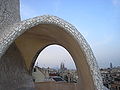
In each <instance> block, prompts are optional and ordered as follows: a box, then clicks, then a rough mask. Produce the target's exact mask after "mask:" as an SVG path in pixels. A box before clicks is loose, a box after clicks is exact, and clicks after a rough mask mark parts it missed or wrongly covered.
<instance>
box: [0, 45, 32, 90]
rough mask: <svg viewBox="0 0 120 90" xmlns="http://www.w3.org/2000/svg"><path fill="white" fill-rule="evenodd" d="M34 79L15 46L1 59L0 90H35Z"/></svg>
mask: <svg viewBox="0 0 120 90" xmlns="http://www.w3.org/2000/svg"><path fill="white" fill-rule="evenodd" d="M33 87H34V84H33V81H32V77H31V76H30V75H29V73H28V72H27V69H26V66H25V63H24V60H23V58H22V56H21V54H20V52H19V50H18V49H17V47H16V45H15V44H12V45H11V46H10V48H9V49H8V50H7V51H6V53H5V54H4V55H3V56H2V58H1V59H0V90H34V88H33Z"/></svg>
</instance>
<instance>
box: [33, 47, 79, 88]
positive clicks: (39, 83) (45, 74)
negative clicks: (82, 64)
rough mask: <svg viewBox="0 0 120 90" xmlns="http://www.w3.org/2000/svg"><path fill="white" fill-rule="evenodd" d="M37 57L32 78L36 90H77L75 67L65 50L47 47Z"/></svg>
mask: <svg viewBox="0 0 120 90" xmlns="http://www.w3.org/2000/svg"><path fill="white" fill-rule="evenodd" d="M37 56H38V57H36V58H37V59H36V60H35V64H34V66H33V68H32V77H33V81H34V83H35V86H36V88H37V89H38V90H46V89H48V87H49V90H61V89H62V90H79V89H78V88H77V80H78V75H77V70H76V66H75V63H74V61H73V59H72V57H71V55H70V54H69V52H68V51H67V50H66V49H65V48H63V47H62V46H59V45H49V46H47V47H46V48H45V49H43V50H42V51H41V52H40V53H39V55H37Z"/></svg>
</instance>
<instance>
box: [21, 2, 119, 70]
mask: <svg viewBox="0 0 120 90" xmlns="http://www.w3.org/2000/svg"><path fill="white" fill-rule="evenodd" d="M68 2H69V3H68ZM43 14H50V15H54V16H58V17H61V18H63V19H64V20H66V21H68V22H70V23H71V24H73V25H74V26H75V27H76V28H77V29H78V30H79V32H80V33H81V34H82V35H83V36H84V37H85V39H86V40H87V42H88V43H89V45H90V46H91V48H92V50H93V52H94V55H95V57H96V60H97V62H98V64H99V66H100V67H109V63H110V62H111V63H113V66H120V55H119V54H120V25H119V23H120V0H84V1H83V0H36V2H34V0H30V1H29V2H28V1H27V0H21V16H22V17H21V19H22V20H24V19H28V18H32V17H35V16H41V15H43ZM39 59H40V61H39V64H40V65H41V66H51V67H52V66H55V67H56V66H58V65H59V64H60V63H61V62H64V63H65V65H66V66H67V67H68V68H75V66H74V65H73V61H72V59H71V56H70V55H69V53H68V52H67V51H66V50H65V49H63V48H62V47H60V46H49V47H47V48H46V49H45V50H44V51H43V52H41V54H40V56H39Z"/></svg>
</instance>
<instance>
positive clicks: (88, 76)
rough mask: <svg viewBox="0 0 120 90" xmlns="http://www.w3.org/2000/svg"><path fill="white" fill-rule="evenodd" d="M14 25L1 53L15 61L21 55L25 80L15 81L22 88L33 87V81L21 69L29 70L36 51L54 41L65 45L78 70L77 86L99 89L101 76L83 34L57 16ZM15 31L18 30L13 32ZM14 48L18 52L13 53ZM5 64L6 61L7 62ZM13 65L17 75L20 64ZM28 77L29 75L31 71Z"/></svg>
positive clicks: (93, 89)
mask: <svg viewBox="0 0 120 90" xmlns="http://www.w3.org/2000/svg"><path fill="white" fill-rule="evenodd" d="M19 24H20V25H19ZM17 25H18V26H17V27H13V28H12V29H10V32H11V33H12V34H11V35H10V36H9V35H8V36H6V39H5V41H6V40H8V42H9V43H6V42H7V41H6V42H3V44H4V45H3V44H1V45H2V46H3V47H2V49H1V50H2V52H5V51H6V53H8V56H7V57H6V59H7V58H8V57H10V55H13V56H14V57H15V58H11V59H13V62H14V60H15V61H16V60H19V61H20V59H18V58H19V57H17V55H16V54H18V55H20V57H21V60H23V61H22V63H21V64H24V65H23V66H22V69H23V71H22V73H23V76H20V78H22V80H23V81H24V83H22V82H19V80H18V83H22V84H19V85H21V87H25V88H26V86H31V87H33V82H32V81H31V79H28V77H26V75H28V73H25V72H24V70H25V71H26V72H28V71H29V72H30V71H31V66H32V64H33V60H34V59H33V58H34V57H35V55H36V53H38V52H40V51H42V50H43V49H44V48H45V47H47V46H49V45H53V44H57V45H60V46H62V47H64V48H65V49H66V50H67V51H68V52H69V53H70V55H71V56H72V57H73V60H74V62H75V63H76V68H77V71H78V77H80V78H79V79H78V87H79V89H80V90H96V89H98V90H99V89H100V88H102V82H101V77H100V75H99V70H98V67H97V64H96V61H95V58H94V55H93V53H92V51H91V49H90V47H89V45H88V44H87V42H86V41H85V39H84V38H83V36H82V35H81V34H80V33H79V32H77V31H76V29H75V28H74V27H73V26H72V25H71V24H69V23H67V22H65V21H63V20H62V19H60V18H57V17H52V16H41V17H36V18H34V19H30V20H26V21H23V22H21V23H18V24H17ZM14 30H16V31H18V30H19V31H18V32H16V31H14ZM13 31H14V32H13ZM3 35H4V34H3ZM11 43H13V44H11ZM10 44H11V45H10ZM8 46H9V48H8ZM14 50H17V51H16V52H14ZM9 51H10V53H9ZM6 53H5V54H4V53H2V54H0V55H1V56H2V58H4V57H5V56H4V55H6ZM3 54H4V55H3ZM4 61H5V60H4ZM11 62H12V60H11ZM4 63H5V64H7V62H4ZM15 66H16V67H18V73H17V74H20V72H21V71H20V69H21V65H19V64H18V65H17V64H16V65H15ZM15 66H14V65H13V66H11V67H13V68H15ZM19 66H20V67H19ZM9 73H10V72H9ZM17 74H16V72H15V74H14V76H16V78H17ZM24 74H25V75H24ZM10 75H11V74H10ZM2 76H4V75H2ZM28 76H29V77H31V76H30V74H29V75H28ZM23 78H24V79H23ZM18 79H19V78H18ZM20 80H21V79H20ZM30 82H31V83H30ZM24 84H28V85H24Z"/></svg>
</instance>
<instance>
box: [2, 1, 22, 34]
mask: <svg viewBox="0 0 120 90" xmlns="http://www.w3.org/2000/svg"><path fill="white" fill-rule="evenodd" d="M18 21H20V3H19V0H0V33H1V32H2V31H3V29H2V28H4V27H6V26H7V25H11V24H13V23H16V22H18Z"/></svg>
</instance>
